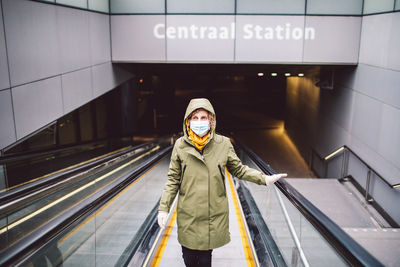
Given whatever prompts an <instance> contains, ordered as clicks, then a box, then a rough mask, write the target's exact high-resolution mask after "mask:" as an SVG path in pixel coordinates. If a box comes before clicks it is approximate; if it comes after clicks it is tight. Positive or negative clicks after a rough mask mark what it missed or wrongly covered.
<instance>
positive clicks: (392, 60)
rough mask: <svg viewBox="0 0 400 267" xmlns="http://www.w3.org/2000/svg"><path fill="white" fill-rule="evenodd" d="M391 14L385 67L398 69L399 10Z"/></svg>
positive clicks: (399, 44)
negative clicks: (387, 56) (387, 57)
mask: <svg viewBox="0 0 400 267" xmlns="http://www.w3.org/2000/svg"><path fill="white" fill-rule="evenodd" d="M391 15H392V23H391V26H390V39H389V48H388V54H389V59H388V65H387V67H388V68H390V69H393V70H397V71H400V49H399V47H400V34H399V29H400V12H396V13H392V14H391Z"/></svg>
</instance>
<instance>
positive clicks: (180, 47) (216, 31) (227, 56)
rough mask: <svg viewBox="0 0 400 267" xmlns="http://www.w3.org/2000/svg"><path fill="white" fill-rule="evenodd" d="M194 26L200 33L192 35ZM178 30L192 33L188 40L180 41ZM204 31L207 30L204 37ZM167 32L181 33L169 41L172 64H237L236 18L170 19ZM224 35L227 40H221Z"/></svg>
mask: <svg viewBox="0 0 400 267" xmlns="http://www.w3.org/2000/svg"><path fill="white" fill-rule="evenodd" d="M193 26H196V27H197V30H195V31H193V32H194V33H193V34H190V32H192V31H191V30H190V29H191V27H193ZM178 27H182V28H183V29H188V32H189V34H188V38H180V37H179V33H178V32H179V29H178ZM202 27H203V29H205V30H204V31H203V34H202V33H201V32H202V30H201V28H202ZM167 28H172V29H176V32H177V33H176V34H174V35H172V36H173V37H174V38H167V60H168V61H173V62H175V61H185V62H233V54H234V41H235V40H234V31H235V27H234V16H212V15H196V16H190V15H188V16H186V15H175V16H173V15H170V16H168V17H167ZM211 29H212V30H211ZM167 32H168V29H167ZM222 32H224V36H223V38H220V37H221V36H222V35H223V34H222ZM225 33H226V35H225ZM184 36H185V35H184V34H182V35H181V37H184ZM167 37H168V36H167ZM225 37H226V38H225Z"/></svg>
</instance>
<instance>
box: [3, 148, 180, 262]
mask: <svg viewBox="0 0 400 267" xmlns="http://www.w3.org/2000/svg"><path fill="white" fill-rule="evenodd" d="M171 150H172V145H170V146H168V147H166V148H164V149H163V150H161V151H159V152H157V153H156V155H154V156H152V157H151V158H150V159H148V160H146V161H145V162H144V163H142V164H141V165H140V166H139V167H138V168H135V169H134V170H133V171H132V172H129V173H128V174H125V175H123V176H122V177H120V178H118V179H117V180H115V181H113V182H111V183H110V184H108V185H106V186H105V187H104V188H102V189H100V190H99V191H97V192H95V193H94V194H93V195H91V196H89V197H87V198H85V199H84V200H83V201H82V202H80V203H78V204H77V205H75V206H73V207H71V208H70V209H68V210H67V211H65V212H63V213H62V214H60V215H58V216H56V217H54V218H52V219H50V220H49V221H48V222H46V223H45V224H43V225H42V226H41V227H39V228H37V229H35V230H34V231H33V232H31V233H30V234H28V235H27V236H25V237H23V238H22V239H21V240H19V241H17V242H16V243H14V244H13V245H11V246H10V247H8V248H7V249H5V250H3V251H1V252H0V266H10V265H17V264H18V263H19V262H20V261H22V260H24V259H26V256H27V255H32V254H33V253H34V252H35V251H36V250H38V249H40V248H41V247H43V246H44V245H45V244H47V243H48V242H49V241H51V240H52V239H53V238H55V237H56V235H57V234H59V233H60V232H61V231H62V230H64V229H66V228H67V227H69V226H71V225H74V224H78V223H79V222H82V221H83V220H84V219H85V217H87V216H89V215H90V214H92V213H93V212H94V211H95V210H96V209H98V208H99V207H101V206H102V205H104V204H105V203H106V202H108V201H109V200H111V199H112V198H113V197H114V196H115V195H116V194H118V193H119V192H121V191H122V190H123V189H124V188H125V187H126V186H127V185H129V184H131V183H132V182H134V181H135V180H136V179H137V178H138V177H140V176H141V175H142V174H143V173H145V171H147V170H148V169H150V168H151V167H152V166H153V165H154V164H155V163H156V162H158V161H159V160H161V159H162V158H163V157H164V156H165V155H167V154H168V153H169V152H170V151H171Z"/></svg>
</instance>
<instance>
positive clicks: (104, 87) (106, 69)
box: [92, 63, 115, 98]
mask: <svg viewBox="0 0 400 267" xmlns="http://www.w3.org/2000/svg"><path fill="white" fill-rule="evenodd" d="M92 77H93V98H96V97H98V96H100V95H102V94H104V93H106V92H108V91H109V90H110V89H112V88H114V85H115V79H114V74H113V68H112V64H111V63H104V64H100V65H96V66H92Z"/></svg>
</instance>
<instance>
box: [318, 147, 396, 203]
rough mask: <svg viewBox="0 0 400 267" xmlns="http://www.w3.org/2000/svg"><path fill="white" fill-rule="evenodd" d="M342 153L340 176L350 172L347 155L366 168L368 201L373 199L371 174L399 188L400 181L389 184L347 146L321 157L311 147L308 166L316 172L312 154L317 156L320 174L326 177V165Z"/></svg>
mask: <svg viewBox="0 0 400 267" xmlns="http://www.w3.org/2000/svg"><path fill="white" fill-rule="evenodd" d="M340 155H343V158H342V163H341V170H340V178H346V177H349V176H350V174H349V173H348V166H349V158H350V157H349V155H352V156H354V157H355V158H357V160H358V161H359V162H361V163H362V164H363V165H364V166H365V167H366V168H367V170H368V171H367V179H366V184H365V195H364V197H365V200H366V201H367V202H369V203H371V202H373V201H374V199H373V198H372V197H371V196H370V194H369V190H370V185H371V175H372V174H374V175H375V176H376V177H378V178H379V179H381V180H382V181H383V182H384V183H385V184H386V185H387V186H389V187H390V188H394V189H396V188H400V183H397V184H391V183H389V182H388V181H387V180H386V179H385V178H383V176H382V175H381V174H379V173H378V172H377V171H376V170H374V169H373V168H372V167H371V166H370V165H369V164H368V163H366V162H365V161H364V160H363V159H362V158H360V157H359V156H358V155H357V154H356V153H355V152H354V151H353V150H351V149H350V148H349V147H348V146H346V145H344V146H342V147H340V148H338V149H337V150H335V151H334V152H332V153H330V154H329V155H327V156H325V157H322V156H320V155H319V154H318V152H317V151H315V150H314V149H311V159H310V168H311V169H312V170H313V171H314V172H315V173H317V174H318V172H317V170H316V169H315V168H314V156H317V157H318V159H319V160H320V161H322V162H323V168H324V171H323V172H324V174H323V175H320V176H322V177H327V174H328V166H329V163H330V162H331V160H332V159H334V158H336V157H338V156H340Z"/></svg>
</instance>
